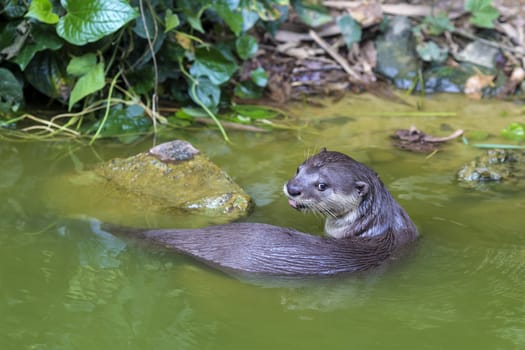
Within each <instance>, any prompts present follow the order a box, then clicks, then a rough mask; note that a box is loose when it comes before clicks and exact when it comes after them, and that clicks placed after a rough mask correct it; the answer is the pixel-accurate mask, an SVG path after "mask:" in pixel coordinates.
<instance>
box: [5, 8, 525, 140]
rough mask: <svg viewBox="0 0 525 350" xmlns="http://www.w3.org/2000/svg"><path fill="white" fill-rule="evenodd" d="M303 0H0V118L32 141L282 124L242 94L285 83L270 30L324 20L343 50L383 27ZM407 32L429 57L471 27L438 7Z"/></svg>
mask: <svg viewBox="0 0 525 350" xmlns="http://www.w3.org/2000/svg"><path fill="white" fill-rule="evenodd" d="M312 3H313V2H308V1H301V0H290V1H289V0H215V1H208V0H198V1H190V0H153V1H144V0H131V1H127V0H62V1H58V0H32V1H30V2H27V1H22V0H0V17H1V19H2V22H1V24H0V90H1V92H2V93H1V97H0V123H1V125H2V126H3V127H4V128H8V129H12V130H25V131H26V134H25V135H27V134H28V133H27V132H29V134H30V135H31V136H32V137H49V136H54V135H56V134H61V135H66V136H73V137H78V136H85V135H89V136H90V137H91V139H92V141H94V140H95V139H97V138H99V137H112V136H118V137H119V138H120V139H121V140H122V141H124V142H126V141H132V140H133V139H135V137H136V135H138V134H141V133H144V132H151V131H152V130H153V131H156V130H158V128H160V127H162V126H166V125H167V126H171V127H182V126H187V125H189V124H191V123H193V122H194V121H202V122H207V121H213V124H214V125H217V127H218V128H219V129H220V130H221V132H222V134H223V136H224V138H225V139H228V136H227V134H226V131H225V130H224V127H223V125H228V123H230V122H233V123H234V124H229V125H230V126H232V125H233V126H235V127H239V125H243V124H250V125H249V126H248V128H250V127H251V128H253V129H255V130H261V129H256V127H272V126H273V127H286V126H285V125H284V124H279V122H278V121H276V119H275V117H277V116H279V115H282V112H281V111H280V110H279V109H277V108H269V107H262V106H259V105H255V104H253V102H252V101H254V100H257V99H258V98H260V97H261V96H262V94H263V92H264V91H265V89H268V88H269V89H270V90H275V89H282V90H283V91H286V89H287V87H288V86H287V83H286V82H283V81H282V80H279V79H272V74H273V75H274V76H275V75H279V74H281V75H284V74H286V73H287V72H285V73H281V72H280V71H279V69H280V67H279V69H275V67H272V64H273V63H274V62H273V59H274V58H275V55H279V54H280V52H278V51H275V52H273V51H271V50H266V51H267V52H269V54H268V55H267V56H268V57H266V59H265V57H264V54H263V55H261V57H258V55H259V54H260V53H261V51H265V50H261V44H262V43H266V42H269V41H272V40H274V39H273V38H275V36H276V34H278V33H279V28H280V26H281V25H282V24H283V23H285V22H287V21H290V20H291V19H293V21H296V22H299V23H300V25H301V26H303V27H304V28H322V26H324V25H327V24H329V23H334V25H335V26H336V27H337V30H338V31H339V35H340V37H341V38H342V40H343V43H344V46H345V47H344V48H343V49H344V50H346V51H347V52H348V56H349V57H350V56H351V53H352V52H354V51H356V47H358V45H360V44H363V42H364V40H365V39H366V40H368V38H367V36H370V33H374V32H377V30H379V31H381V28H382V26H383V22H384V21H385V20H386V17H384V16H383V14H382V13H381V14H380V15H378V16H376V17H375V18H376V19H377V21H376V22H374V23H372V24H370V23H365V22H364V21H365V20H366V19H367V18H374V16H373V15H368V16H365V17H364V18H361V17H359V16H358V14H357V15H356V14H355V13H351V11H350V14H349V13H347V12H341V11H340V12H338V13H337V15H334V12H333V11H332V12H330V11H329V9H330V8H332V9H333V6H336V5H337V6H339V5H341V4H343V3H345V2H339V3H338V4H337V3H336V2H330V1H325V2H324V4H325V5H326V6H321V5H317V4H312ZM330 3H334V4H335V5H334V4H332V5H330ZM491 3H492V1H491V0H467V1H466V2H465V6H464V11H465V13H466V17H465V18H467V20H468V21H469V23H470V24H469V25H471V26H473V27H475V28H481V29H483V28H484V30H490V29H491V28H493V27H494V21H495V20H496V19H497V18H498V16H500V15H501V14H500V12H499V11H498V9H496V8H495V7H493V6H492V4H491ZM330 6H332V7H330ZM377 6H380V5H377ZM368 9H369V8H367V10H368ZM370 25H373V26H374V28H376V30H370V29H368V31H369V32H370V33H368V34H367V32H366V31H365V29H366V28H369V26H370ZM413 32H414V36H415V38H416V40H417V42H418V45H417V48H416V49H417V54H418V55H419V58H418V59H419V60H421V61H422V62H426V64H430V65H432V64H436V63H440V62H443V61H444V60H445V59H446V58H447V56H448V55H449V52H448V50H447V49H446V48H444V47H443V45H441V46H440V45H437V44H436V42H439V40H434V39H435V38H440V37H444V36H445V34H446V33H459V35H462V36H465V35H469V34H468V33H465V32H464V30H462V29H459V28H458V27H457V26H456V25H455V24H454V23H453V22H452V21H451V20H450V18H449V17H448V16H447V15H445V14H443V13H431V14H428V15H425V16H424V18H423V20H422V21H420V22H419V24H418V25H415V26H414V28H413ZM310 35H311V36H312V37H313V39H314V42H315V43H316V45H319V46H321V47H323V49H325V50H326V52H327V53H328V54H327V56H331V57H330V58H333V60H334V61H335V62H337V63H338V64H339V65H340V66H341V67H340V71H341V72H342V74H345V77H344V79H343V80H345V81H347V82H350V83H352V84H354V85H361V86H365V88H366V86H367V85H368V84H370V82H371V81H374V80H375V77H374V76H372V77H370V76H367V75H366V74H367V72H365V71H358V72H357V73H356V70H355V67H356V66H359V65H360V64H362V62H361V61H359V62H357V63H356V62H350V63H355V65H352V66H350V65H348V64H346V63H345V62H346V61H345V59H344V58H343V57H342V56H341V55H339V54H337V52H336V53H334V52H332V51H330V45H328V46H325V45H326V44H325V43H326V42H325V41H324V39H323V38H322V37H321V36H322V35H321V36H317V34H315V32H310ZM276 40H277V42H278V39H276ZM363 46H364V45H363ZM332 47H333V46H332ZM357 51H358V50H357ZM334 61H332V62H334ZM368 63H369V62H364V64H368ZM272 69H273V71H272ZM307 74H310V72H308V73H307ZM371 74H372V75H373V73H371ZM480 76H482V77H483V75H482V74H480ZM485 80H487V79H486V78H485ZM322 81H323V80H322V79H321V82H322ZM487 81H488V82H487V84H491V83H492V81H489V80H487ZM520 83H521V81H518V83H517V85H519V84H520ZM272 84H273V86H271V85H272ZM517 85H515V86H514V88H516V86H517ZM272 88H273V89H272ZM159 96H162V110H160V109H159ZM35 101H38V102H40V103H35ZM46 104H47V107H48V108H47V109H46V111H44V112H41V113H40V112H39V114H38V115H33V114H28V113H25V112H24V111H26V110H35V108H40V107H41V106H42V105H46ZM50 110H51V111H54V112H49V111H50ZM56 111H60V112H59V113H57V112H56ZM144 116H146V118H145V117H144ZM520 128H521V129H520ZM519 130H523V128H522V126H521V127H520V126H518V127H512V130H511V131H509V132H506V135H516V134H519Z"/></svg>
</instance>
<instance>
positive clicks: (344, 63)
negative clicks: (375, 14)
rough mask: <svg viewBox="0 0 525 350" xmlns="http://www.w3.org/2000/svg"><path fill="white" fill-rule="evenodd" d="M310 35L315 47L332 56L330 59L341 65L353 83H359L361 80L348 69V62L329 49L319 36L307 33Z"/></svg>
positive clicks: (311, 32) (311, 31)
mask: <svg viewBox="0 0 525 350" xmlns="http://www.w3.org/2000/svg"><path fill="white" fill-rule="evenodd" d="M308 33H309V34H310V36H311V37H312V39H314V41H315V42H316V43H317V45H319V46H321V47H322V48H323V49H324V50H325V51H326V52H327V53H328V54H329V55H330V56H332V58H333V59H334V60H336V61H337V63H339V64H340V65H341V67H342V68H343V70H344V71H345V72H346V73H347V74H348V75H350V76H351V77H352V78H354V80H355V81H358V82H361V78H360V77H359V75H358V74H357V73H356V72H354V70H353V69H352V68H351V67H350V65H349V64H348V62H347V61H346V60H345V59H344V58H343V57H342V56H341V55H340V54H338V53H337V52H335V51H334V49H332V48H331V47H330V45H328V43H327V42H326V41H324V40H323V39H322V38H321V37H320V36H319V35H317V33H316V32H314V31H313V30H310V31H309V32H308Z"/></svg>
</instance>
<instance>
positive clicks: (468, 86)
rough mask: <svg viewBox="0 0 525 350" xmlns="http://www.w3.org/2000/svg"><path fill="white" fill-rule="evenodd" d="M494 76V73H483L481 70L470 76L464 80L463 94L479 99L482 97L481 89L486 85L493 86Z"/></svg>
mask: <svg viewBox="0 0 525 350" xmlns="http://www.w3.org/2000/svg"><path fill="white" fill-rule="evenodd" d="M494 78H495V76H494V75H484V74H482V73H481V72H478V74H476V75H473V76H471V77H470V78H468V79H467V81H466V82H465V90H464V91H465V94H466V95H467V96H468V97H470V98H473V99H475V100H479V99H481V97H482V91H481V90H483V89H484V88H486V87H487V86H493V83H492V82H493V81H494Z"/></svg>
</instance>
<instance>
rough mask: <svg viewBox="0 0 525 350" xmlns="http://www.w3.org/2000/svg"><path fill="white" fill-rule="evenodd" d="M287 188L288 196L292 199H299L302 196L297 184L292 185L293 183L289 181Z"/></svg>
mask: <svg viewBox="0 0 525 350" xmlns="http://www.w3.org/2000/svg"><path fill="white" fill-rule="evenodd" d="M285 188H286V191H285V192H286V194H287V195H288V196H290V197H297V196H299V195H300V194H301V187H300V186H299V185H297V184H294V183H292V181H288V183H287V184H286V186H285Z"/></svg>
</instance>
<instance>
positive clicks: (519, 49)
mask: <svg viewBox="0 0 525 350" xmlns="http://www.w3.org/2000/svg"><path fill="white" fill-rule="evenodd" d="M453 33H454V34H457V35H459V36H462V37H465V38H467V39H470V40H478V41H480V42H482V43H483V44H485V45H488V46H491V47H495V48H497V49H502V50H504V51H509V52H512V53H517V54H520V55H525V49H524V48H523V47H516V48H514V47H510V46H507V45H503V44H499V43H498V42H494V41H490V40H487V39H483V38H480V37H478V36H476V35H474V34H471V33H469V32H466V31H464V30H461V29H455V30H454V31H453Z"/></svg>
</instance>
